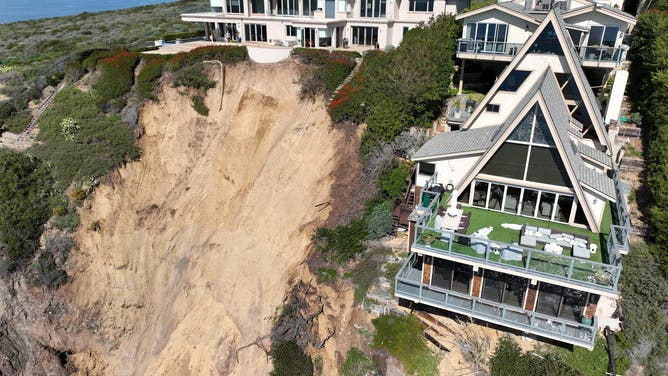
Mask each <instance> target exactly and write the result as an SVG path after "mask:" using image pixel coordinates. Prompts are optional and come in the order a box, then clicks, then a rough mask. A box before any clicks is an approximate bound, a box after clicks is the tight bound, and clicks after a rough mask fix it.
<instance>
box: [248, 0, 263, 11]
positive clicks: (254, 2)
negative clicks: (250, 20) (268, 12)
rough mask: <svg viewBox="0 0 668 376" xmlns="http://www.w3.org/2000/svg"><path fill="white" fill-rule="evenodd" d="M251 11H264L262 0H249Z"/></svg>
mask: <svg viewBox="0 0 668 376" xmlns="http://www.w3.org/2000/svg"><path fill="white" fill-rule="evenodd" d="M250 7H251V13H259V14H263V13H264V0H251V1H250Z"/></svg>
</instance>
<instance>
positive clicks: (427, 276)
mask: <svg viewBox="0 0 668 376" xmlns="http://www.w3.org/2000/svg"><path fill="white" fill-rule="evenodd" d="M433 263H434V258H433V257H431V256H424V261H423V262H422V283H423V284H425V285H431V273H432V269H433Z"/></svg>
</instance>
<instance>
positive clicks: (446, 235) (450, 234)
mask: <svg viewBox="0 0 668 376" xmlns="http://www.w3.org/2000/svg"><path fill="white" fill-rule="evenodd" d="M454 238H455V232H454V231H452V230H443V231H441V240H443V241H446V242H447V241H451V240H453V239H454Z"/></svg>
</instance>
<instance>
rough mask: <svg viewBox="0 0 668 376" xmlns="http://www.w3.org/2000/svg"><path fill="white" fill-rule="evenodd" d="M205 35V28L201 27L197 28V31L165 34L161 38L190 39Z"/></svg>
mask: <svg viewBox="0 0 668 376" xmlns="http://www.w3.org/2000/svg"><path fill="white" fill-rule="evenodd" d="M203 36H204V30H203V29H200V30H195V31H184V32H181V33H173V34H164V35H162V36H161V37H160V38H159V39H162V40H174V39H189V38H196V37H203ZM156 39H157V38H156Z"/></svg>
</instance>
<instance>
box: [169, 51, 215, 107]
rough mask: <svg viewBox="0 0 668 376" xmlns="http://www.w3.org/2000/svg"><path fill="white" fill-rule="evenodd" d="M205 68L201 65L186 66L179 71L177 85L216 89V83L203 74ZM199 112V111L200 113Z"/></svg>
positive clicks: (205, 89) (199, 88)
mask: <svg viewBox="0 0 668 376" xmlns="http://www.w3.org/2000/svg"><path fill="white" fill-rule="evenodd" d="M203 69H204V66H203V65H202V64H201V63H197V64H193V65H189V66H186V67H184V68H182V69H181V70H179V72H178V74H177V76H176V80H175V84H176V85H178V86H186V87H190V88H193V89H198V90H204V92H205V93H206V91H207V90H209V89H212V88H214V87H216V82H215V81H213V80H210V79H209V76H207V75H206V74H205V73H204V72H203ZM198 112H199V111H198Z"/></svg>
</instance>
